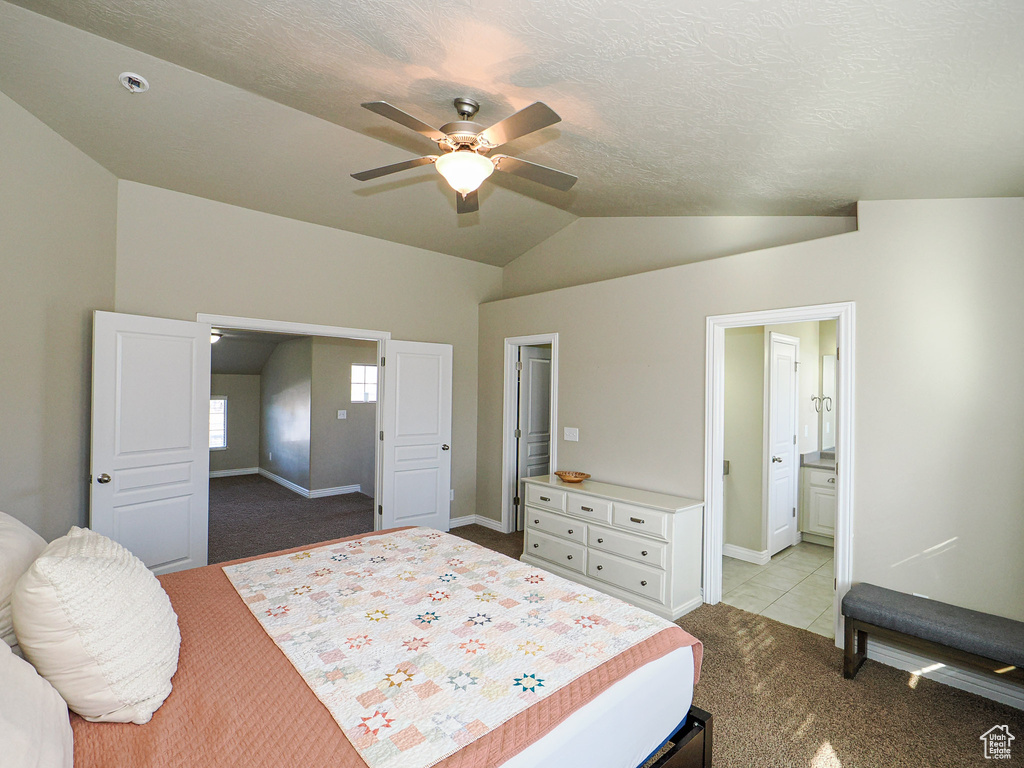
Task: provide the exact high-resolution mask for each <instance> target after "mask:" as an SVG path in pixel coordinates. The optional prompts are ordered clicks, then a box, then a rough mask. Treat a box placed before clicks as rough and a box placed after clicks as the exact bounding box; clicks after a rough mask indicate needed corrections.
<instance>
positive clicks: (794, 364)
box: [793, 360, 800, 373]
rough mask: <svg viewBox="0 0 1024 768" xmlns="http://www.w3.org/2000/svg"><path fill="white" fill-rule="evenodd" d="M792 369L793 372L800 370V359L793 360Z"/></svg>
mask: <svg viewBox="0 0 1024 768" xmlns="http://www.w3.org/2000/svg"><path fill="white" fill-rule="evenodd" d="M793 371H794V372H795V373H799V372H800V361H799V360H795V361H794V362H793Z"/></svg>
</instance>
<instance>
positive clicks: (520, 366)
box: [516, 360, 523, 371]
mask: <svg viewBox="0 0 1024 768" xmlns="http://www.w3.org/2000/svg"><path fill="white" fill-rule="evenodd" d="M516 370H517V371H521V370H523V361H522V360H516Z"/></svg>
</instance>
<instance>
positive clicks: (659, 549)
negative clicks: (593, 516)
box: [587, 526, 668, 568]
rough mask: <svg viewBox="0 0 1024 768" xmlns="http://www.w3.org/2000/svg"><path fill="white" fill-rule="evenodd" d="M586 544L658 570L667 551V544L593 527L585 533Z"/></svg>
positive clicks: (663, 564)
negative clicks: (655, 567) (652, 566)
mask: <svg viewBox="0 0 1024 768" xmlns="http://www.w3.org/2000/svg"><path fill="white" fill-rule="evenodd" d="M587 543H588V544H589V545H590V546H591V547H593V548H594V549H602V550H604V551H605V552H611V553H613V554H616V555H622V556H623V557H628V558H629V559H630V560H636V561H637V562H638V563H647V564H648V565H654V566H657V567H658V568H664V567H665V553H666V552H667V551H668V545H667V544H661V543H659V542H657V541H651V540H650V539H641V538H639V537H638V536H630V535H629V534H626V533H617V532H615V531H611V530H608V529H606V528H595V527H593V526H591V527H590V531H588V533H587Z"/></svg>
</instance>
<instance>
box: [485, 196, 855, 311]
mask: <svg viewBox="0 0 1024 768" xmlns="http://www.w3.org/2000/svg"><path fill="white" fill-rule="evenodd" d="M855 229H857V219H856V217H843V216H651V217H643V216H631V217H615V216H610V217H601V218H596V217H594V218H581V219H576V220H575V221H574V222H572V223H571V224H569V225H568V226H567V227H565V228H564V229H562V230H561V231H559V232H556V233H555V234H554V235H552V236H551V237H549V238H548V239H547V240H544V241H543V242H541V243H539V244H538V245H536V246H534V247H533V248H531V249H530V250H529V251H527V252H526V253H524V254H523V255H522V256H520V257H519V258H517V259H515V260H514V261H512V262H511V263H509V264H508V265H507V266H506V267H505V269H504V272H503V275H502V286H503V295H504V296H506V297H511V296H524V295H526V294H530V293H539V292H541V291H550V290H553V289H555V288H566V287H568V286H570V285H580V284H582V283H593V282H596V281H598V280H609V279H611V278H615V277H623V276H625V275H634V274H638V273H640V272H650V271H651V270H655V269H664V268H666V267H675V266H678V265H680V264H688V263H690V262H694V261H698V260H701V259H710V258H717V257H719V256H729V255H732V254H736V253H745V252H747V251H753V250H757V249H760V248H769V247H771V246H775V245H785V244H788V243H799V242H802V241H805V240H813V239H815V238H818V237H827V236H829V235H837V234H840V233H843V232H852V231H854V230H855Z"/></svg>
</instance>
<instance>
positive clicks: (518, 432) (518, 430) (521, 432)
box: [515, 429, 523, 440]
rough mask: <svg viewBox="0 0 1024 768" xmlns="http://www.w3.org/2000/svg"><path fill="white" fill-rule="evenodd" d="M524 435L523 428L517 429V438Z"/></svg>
mask: <svg viewBox="0 0 1024 768" xmlns="http://www.w3.org/2000/svg"><path fill="white" fill-rule="evenodd" d="M522 436H523V430H521V429H517V430H516V431H515V438H516V440H518V439H519V438H520V437H522Z"/></svg>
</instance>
